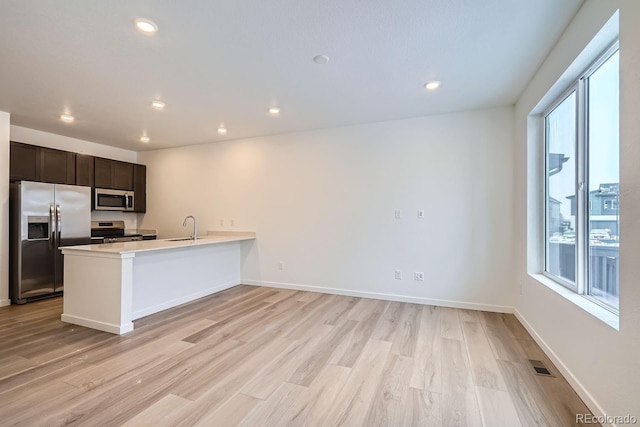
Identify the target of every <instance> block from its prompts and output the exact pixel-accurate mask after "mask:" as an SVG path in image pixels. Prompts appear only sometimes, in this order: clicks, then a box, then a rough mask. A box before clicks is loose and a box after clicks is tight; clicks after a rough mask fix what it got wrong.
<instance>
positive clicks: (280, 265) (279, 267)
mask: <svg viewBox="0 0 640 427" xmlns="http://www.w3.org/2000/svg"><path fill="white" fill-rule="evenodd" d="M278 270H284V262H282V261H280V262H279V263H278Z"/></svg>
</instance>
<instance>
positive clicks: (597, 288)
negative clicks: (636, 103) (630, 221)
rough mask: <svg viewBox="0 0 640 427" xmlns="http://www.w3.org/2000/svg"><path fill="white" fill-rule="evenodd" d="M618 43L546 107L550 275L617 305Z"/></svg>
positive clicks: (606, 304) (604, 302)
mask: <svg viewBox="0 0 640 427" xmlns="http://www.w3.org/2000/svg"><path fill="white" fill-rule="evenodd" d="M618 56H619V55H618V45H617V43H616V44H615V45H614V46H612V47H610V48H609V49H607V50H606V51H605V52H604V53H603V54H602V55H601V56H600V58H599V59H598V60H597V61H596V62H595V63H594V64H593V65H592V66H591V67H590V68H589V69H588V70H586V71H585V72H584V73H583V75H582V76H581V77H580V78H579V79H578V80H577V81H575V82H574V83H573V84H572V85H571V86H570V87H569V88H567V90H566V91H565V93H564V94H563V95H562V96H561V97H560V98H558V99H556V101H555V102H554V103H553V104H552V105H551V106H550V108H549V109H548V110H547V111H546V112H545V114H544V126H545V130H544V137H545V174H544V176H545V235H544V239H545V242H544V248H545V266H544V269H545V275H547V276H549V277H551V278H552V279H554V280H556V281H557V282H559V283H560V284H562V285H564V286H566V287H567V288H569V289H571V290H573V291H575V292H577V293H579V294H581V295H585V296H586V297H588V298H590V299H592V300H593V301H595V302H597V303H599V304H601V305H603V306H604V307H606V308H608V309H610V310H612V311H614V312H617V310H618V308H619V298H618V289H619V286H618V280H619V279H618V272H619V245H618V241H619V236H620V226H619V225H620V215H619V211H618V207H619V199H620V194H619V187H620V186H619V182H620V178H619V125H618V122H619V103H618V99H619V73H618Z"/></svg>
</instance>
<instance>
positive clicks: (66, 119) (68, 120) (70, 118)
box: [60, 114, 76, 123]
mask: <svg viewBox="0 0 640 427" xmlns="http://www.w3.org/2000/svg"><path fill="white" fill-rule="evenodd" d="M75 119H76V118H75V117H73V116H72V115H71V114H61V115H60V120H62V121H63V122H65V123H71V122H73V121H74V120H75Z"/></svg>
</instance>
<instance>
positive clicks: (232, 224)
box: [231, 219, 236, 227]
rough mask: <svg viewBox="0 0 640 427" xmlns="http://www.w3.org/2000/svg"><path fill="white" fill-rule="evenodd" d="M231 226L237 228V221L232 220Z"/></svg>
mask: <svg viewBox="0 0 640 427" xmlns="http://www.w3.org/2000/svg"><path fill="white" fill-rule="evenodd" d="M231 226H232V227H235V226H236V220H235V219H232V220H231Z"/></svg>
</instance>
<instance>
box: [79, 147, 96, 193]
mask: <svg viewBox="0 0 640 427" xmlns="http://www.w3.org/2000/svg"><path fill="white" fill-rule="evenodd" d="M93 168H94V166H93V156H89V155H87V154H76V185H84V186H87V187H93V186H94V180H93Z"/></svg>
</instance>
